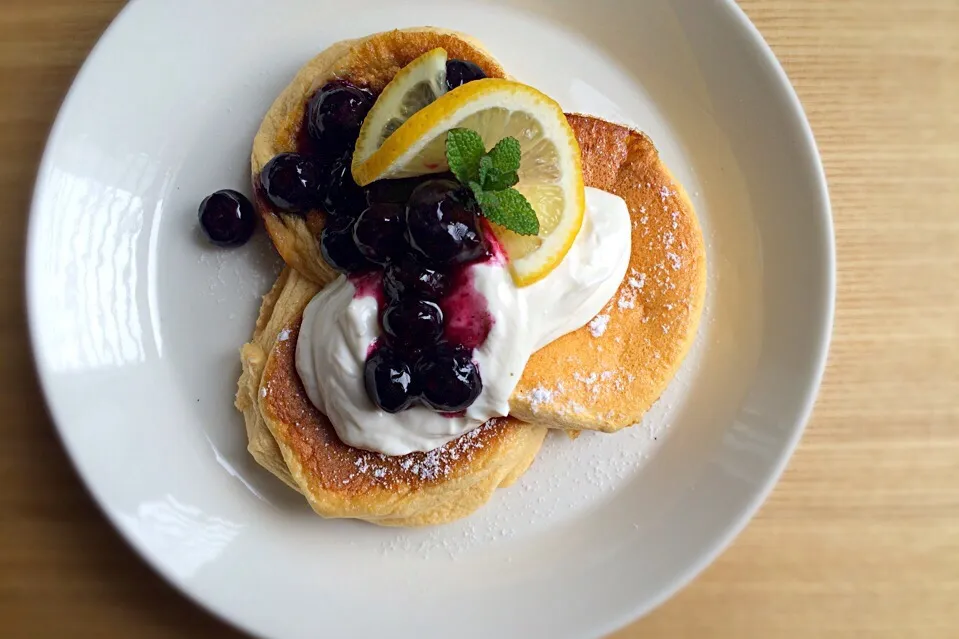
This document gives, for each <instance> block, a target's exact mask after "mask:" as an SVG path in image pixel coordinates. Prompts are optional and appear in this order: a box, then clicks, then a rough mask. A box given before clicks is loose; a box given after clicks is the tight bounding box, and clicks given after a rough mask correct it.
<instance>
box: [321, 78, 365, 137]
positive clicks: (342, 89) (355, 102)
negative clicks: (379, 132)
mask: <svg viewBox="0 0 959 639" xmlns="http://www.w3.org/2000/svg"><path fill="white" fill-rule="evenodd" d="M373 101H374V100H373V94H372V93H370V92H369V91H367V90H365V89H361V88H359V87H356V86H353V85H352V84H349V83H347V82H343V81H340V80H335V81H333V82H330V83H328V84H327V85H325V86H324V87H323V88H321V89H320V90H319V91H317V92H316V94H315V95H314V96H313V98H312V99H311V100H310V103H309V105H308V107H307V127H308V130H309V133H310V137H311V138H312V139H313V140H315V141H316V142H317V143H319V144H320V145H322V146H323V147H328V148H336V149H343V148H350V149H352V148H353V146H354V145H355V144H356V138H357V136H358V135H359V134H360V126H362V124H363V120H364V119H366V114H367V113H369V111H370V108H371V107H372V106H373Z"/></svg>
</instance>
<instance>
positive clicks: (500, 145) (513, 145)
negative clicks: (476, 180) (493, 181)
mask: <svg viewBox="0 0 959 639" xmlns="http://www.w3.org/2000/svg"><path fill="white" fill-rule="evenodd" d="M487 155H489V157H490V160H492V161H493V168H495V169H496V170H497V171H499V172H500V173H503V174H507V173H516V172H517V171H519V163H520V159H521V157H522V154H521V153H520V148H519V140H517V139H516V138H503V139H502V140H500V141H499V142H497V143H496V146H494V147H493V148H492V149H490V151H489V153H488V154H487ZM480 182H482V180H480Z"/></svg>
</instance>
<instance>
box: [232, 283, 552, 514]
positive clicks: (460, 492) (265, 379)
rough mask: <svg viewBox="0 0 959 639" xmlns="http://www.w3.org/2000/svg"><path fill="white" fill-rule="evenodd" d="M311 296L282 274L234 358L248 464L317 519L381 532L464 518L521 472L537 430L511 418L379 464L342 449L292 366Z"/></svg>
mask: <svg viewBox="0 0 959 639" xmlns="http://www.w3.org/2000/svg"><path fill="white" fill-rule="evenodd" d="M319 290H320V287H319V286H318V285H317V284H316V283H314V282H312V281H310V280H308V279H307V278H305V277H303V276H302V275H300V274H299V273H297V272H296V271H294V270H292V269H290V268H287V269H285V270H284V272H283V273H282V274H281V275H280V277H279V279H278V280H277V281H276V283H275V284H274V286H273V288H272V290H271V291H270V292H269V293H268V294H267V295H266V296H265V297H264V300H263V305H262V307H261V309H260V316H259V318H258V320H257V323H256V329H255V332H254V335H253V340H252V341H251V342H250V343H249V344H246V345H245V346H244V347H243V349H242V351H241V361H242V366H243V373H242V375H241V377H240V380H239V384H238V386H239V388H238V391H237V396H236V406H237V408H238V409H239V410H240V411H241V412H242V413H243V416H244V420H245V422H246V428H247V435H248V439H249V451H250V453H251V454H252V455H253V457H254V458H255V459H256V460H257V462H259V463H260V464H261V465H262V466H263V467H265V468H266V469H267V470H269V471H270V472H272V473H273V474H274V475H276V476H277V477H279V478H280V479H281V480H283V481H284V482H286V483H287V484H288V485H289V486H291V487H292V488H294V489H295V490H297V491H299V492H300V493H302V494H303V495H304V496H305V497H306V499H307V501H308V502H309V503H310V506H311V507H312V508H313V510H314V511H315V512H316V513H317V514H319V515H321V516H323V517H328V518H344V517H348V518H356V519H363V520H366V521H369V522H372V523H375V524H380V525H384V526H425V525H433V524H441V523H446V522H450V521H453V520H455V519H459V518H461V517H465V516H466V515H468V514H469V513H471V512H473V511H474V510H476V509H477V508H479V507H480V506H482V505H483V504H485V503H486V502H487V501H488V500H489V498H490V497H491V495H492V493H493V491H494V490H496V488H498V487H502V486H508V485H509V484H511V483H513V482H514V481H516V479H518V478H519V476H520V475H522V474H523V472H525V471H526V469H527V468H528V467H529V465H530V464H531V463H532V461H533V458H534V457H535V456H536V453H537V452H538V451H539V449H540V447H541V446H542V443H543V439H544V437H545V436H546V429H545V428H543V427H538V426H532V425H529V424H524V423H523V422H520V421H518V420H515V419H512V418H503V419H494V420H490V421H489V422H487V423H486V424H484V425H483V426H481V427H479V428H477V429H476V430H473V431H471V432H470V433H467V434H466V435H463V436H462V437H459V438H458V439H455V440H453V441H452V442H450V443H448V444H447V445H446V446H443V447H441V448H438V449H436V450H433V451H430V452H428V453H411V454H409V455H403V456H396V457H388V456H386V455H381V454H379V453H372V452H369V451H364V450H359V449H356V448H351V447H349V446H347V445H346V444H344V443H342V442H341V441H340V440H339V438H338V437H337V435H336V432H335V431H334V430H333V427H332V425H331V424H330V422H329V420H327V418H326V417H325V416H324V415H323V414H322V413H320V412H319V411H318V410H317V409H316V408H315V407H314V406H313V405H312V404H311V403H310V401H309V399H308V398H307V396H306V392H305V391H304V390H303V386H302V384H301V382H300V379H299V376H298V375H297V373H296V367H295V361H294V359H295V358H294V355H295V352H296V340H297V335H298V333H299V327H300V321H301V318H302V313H303V309H304V308H305V307H306V304H307V303H308V302H309V301H310V300H311V299H312V298H313V296H314V295H315V294H316V293H317V292H318V291H319Z"/></svg>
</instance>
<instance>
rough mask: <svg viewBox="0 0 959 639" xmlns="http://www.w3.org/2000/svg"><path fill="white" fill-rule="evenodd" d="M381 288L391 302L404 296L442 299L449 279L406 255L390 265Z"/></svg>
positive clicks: (447, 287) (384, 274)
mask: <svg viewBox="0 0 959 639" xmlns="http://www.w3.org/2000/svg"><path fill="white" fill-rule="evenodd" d="M383 288H384V290H386V294H387V295H388V296H389V297H390V299H392V300H398V299H400V298H402V297H404V296H410V295H413V296H416V297H423V298H426V299H429V300H439V299H442V298H443V297H444V296H445V295H446V292H447V290H448V289H449V277H447V275H446V274H445V273H443V272H442V271H438V270H436V269H432V268H430V267H429V266H424V265H423V264H420V263H419V262H418V261H417V260H415V259H414V258H413V257H412V256H410V255H406V256H404V257H402V258H401V259H399V260H397V261H394V262H392V263H390V264H389V265H388V266H387V267H386V271H385V272H384V273H383Z"/></svg>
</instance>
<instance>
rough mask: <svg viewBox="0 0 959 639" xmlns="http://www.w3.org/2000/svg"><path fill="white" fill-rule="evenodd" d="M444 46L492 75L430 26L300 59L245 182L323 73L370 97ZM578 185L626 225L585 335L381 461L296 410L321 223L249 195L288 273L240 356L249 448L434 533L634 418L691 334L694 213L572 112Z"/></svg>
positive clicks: (701, 269) (632, 154)
mask: <svg viewBox="0 0 959 639" xmlns="http://www.w3.org/2000/svg"><path fill="white" fill-rule="evenodd" d="M437 47H442V48H444V49H446V50H447V52H448V54H449V57H450V58H459V59H465V60H470V61H472V62H475V63H476V64H478V65H479V66H480V67H481V68H482V69H483V70H484V71H485V72H486V74H487V75H488V76H489V77H506V74H505V71H504V70H503V68H502V67H501V66H500V65H499V64H498V63H497V62H496V61H495V60H494V59H493V58H492V56H490V55H489V53H487V52H486V51H485V50H484V49H483V48H482V46H480V45H479V44H478V43H477V42H476V41H475V40H473V39H471V38H469V37H467V36H464V35H462V34H458V33H454V32H450V31H443V30H439V29H433V28H420V29H407V30H400V31H391V32H387V33H380V34H375V35H372V36H369V37H367V38H361V39H357V40H350V41H345V42H340V43H337V44H335V45H333V46H331V47H330V48H329V49H327V50H326V51H324V52H323V53H321V54H320V55H319V56H317V57H316V58H314V59H313V60H312V61H310V62H309V63H308V64H307V65H306V66H305V67H304V68H303V69H302V70H301V71H300V72H299V74H298V75H297V76H296V78H295V79H294V80H293V82H292V83H291V84H290V85H289V86H288V87H287V88H286V89H285V90H284V91H283V93H282V94H280V96H279V97H278V98H277V99H276V101H275V103H274V104H273V106H272V107H271V109H270V111H269V112H268V113H267V115H266V118H265V119H264V121H263V124H262V126H261V128H260V131H259V133H258V134H257V136H256V139H255V140H254V144H253V154H252V170H253V178H254V184H256V183H257V182H258V177H259V172H260V170H261V169H262V168H263V166H264V165H265V164H266V163H267V162H268V161H269V160H270V159H271V158H272V157H273V156H275V155H277V154H278V153H282V152H288V151H295V150H296V147H297V140H298V138H299V136H300V132H301V131H300V130H301V127H302V126H303V121H304V111H305V108H306V104H307V102H308V100H309V99H310V97H311V96H312V95H313V93H314V92H315V91H316V90H317V89H319V88H320V87H322V86H323V85H324V84H326V83H327V82H329V81H330V80H332V79H334V78H343V79H348V80H350V81H352V82H354V83H355V84H358V85H362V86H367V87H369V88H371V89H372V90H374V91H376V92H379V91H381V90H382V89H383V87H384V86H385V85H386V84H387V83H388V82H389V81H390V80H391V79H392V78H393V76H394V75H395V74H396V73H397V72H398V71H399V70H400V69H401V68H403V67H404V66H406V65H407V64H409V63H410V62H412V61H413V60H414V59H415V58H416V57H418V56H420V55H421V54H423V53H425V52H427V51H429V50H431V49H434V48H437ZM567 118H568V120H569V122H570V125H571V126H572V128H573V131H574V132H575V134H576V137H577V139H578V141H579V145H580V148H581V150H582V156H583V177H584V182H585V184H586V186H591V187H596V188H599V189H603V190H605V191H609V192H610V193H614V194H616V195H618V196H620V197H622V198H623V199H624V200H625V201H626V204H627V206H628V208H629V212H630V215H631V217H632V219H633V224H632V227H633V230H632V252H631V256H630V266H629V269H628V271H627V274H626V277H625V278H624V281H623V282H622V283H621V285H620V287H619V290H618V291H617V293H616V294H615V295H614V296H613V298H612V299H611V300H610V302H609V304H608V305H607V306H606V308H604V309H603V311H601V312H600V314H599V315H597V316H596V318H595V319H593V320H592V321H591V322H590V323H589V324H588V325H587V326H584V327H582V328H580V329H579V330H576V331H574V332H572V333H570V334H568V335H566V336H564V337H562V338H560V339H558V340H556V341H555V342H553V343H552V344H550V345H548V346H546V347H545V348H543V349H541V350H540V351H538V352H536V353H534V354H533V356H532V358H530V360H529V363H528V364H527V366H526V369H525V371H524V373H523V377H522V379H521V380H520V382H519V384H518V385H517V387H516V390H515V391H514V393H513V396H512V398H511V401H510V416H509V417H504V418H498V419H493V420H490V421H489V422H487V423H486V424H484V425H483V426H481V427H480V428H477V429H476V430H474V431H472V432H470V433H467V434H466V435H463V436H462V437H460V438H459V439H456V440H454V441H452V442H450V443H449V444H447V445H446V446H443V447H442V448H439V449H436V450H434V451H431V452H428V453H412V454H409V455H404V456H398V457H388V456H385V455H381V454H379V453H373V452H369V451H364V450H359V449H356V448H351V447H349V446H346V445H345V444H343V443H342V442H341V441H340V440H339V439H338V438H337V436H336V432H335V431H334V430H333V427H332V425H331V424H330V422H329V420H328V419H327V418H326V416H325V415H323V414H322V413H320V412H319V411H318V410H317V409H316V408H315V407H314V406H313V405H312V404H311V403H310V401H309V399H308V398H307V396H306V393H305V391H304V389H303V386H302V383H301V382H300V379H299V376H298V375H297V373H296V368H295V365H294V354H295V351H296V339H297V335H298V332H299V327H300V322H301V319H302V313H303V309H304V308H305V307H306V305H307V303H308V302H309V301H310V300H311V299H312V298H313V296H314V295H315V294H316V293H317V292H318V291H319V290H320V289H321V288H322V287H323V286H325V285H327V284H329V283H330V282H332V281H333V280H334V279H335V278H336V277H337V276H338V273H337V272H336V271H334V270H333V269H332V268H331V267H330V266H329V265H328V264H327V263H326V262H325V261H324V260H323V257H322V256H321V254H320V251H319V243H318V241H317V238H318V235H319V232H320V231H321V230H322V228H323V224H324V220H325V214H324V212H323V211H312V212H310V213H309V214H308V215H306V216H297V215H290V214H287V213H284V212H281V211H279V210H276V209H275V208H273V207H272V206H271V205H270V203H269V201H268V200H267V199H266V198H264V197H262V194H260V193H259V192H258V190H257V197H256V206H257V209H258V211H259V213H260V215H261V216H262V219H263V222H264V225H265V227H266V229H267V232H268V233H269V234H270V237H271V238H272V240H273V242H274V244H275V246H276V248H277V250H278V251H279V253H280V255H281V256H282V257H283V259H284V260H285V261H286V263H287V268H286V269H285V270H284V271H283V273H282V274H281V275H280V277H279V279H278V280H277V282H276V283H275V284H274V285H273V288H272V290H271V291H270V292H269V293H268V294H267V295H266V297H265V298H264V300H263V306H262V307H261V309H260V316H259V319H258V320H257V323H256V329H255V332H254V334H253V339H252V340H251V342H250V343H248V344H246V345H244V346H243V348H242V351H241V359H242V365H243V373H242V376H241V377H240V381H239V391H238V392H237V397H236V406H237V408H238V409H239V410H240V411H241V412H242V413H243V415H244V418H245V421H246V428H247V435H248V437H249V450H250V453H251V454H252V455H253V456H254V458H255V459H256V460H257V461H258V462H259V463H260V464H261V465H262V466H264V467H265V468H267V469H268V470H269V471H270V472H272V473H273V474H275V475H276V476H277V477H279V478H280V479H282V480H283V481H284V482H286V483H287V484H288V485H289V486H290V487H292V488H293V489H295V490H297V491H299V492H301V493H302V494H303V495H304V496H305V497H306V498H307V500H308V501H309V502H310V505H311V506H312V507H313V509H314V510H315V511H316V512H317V513H318V514H320V515H322V516H324V517H353V518H357V519H364V520H366V521H370V522H373V523H377V524H382V525H389V526H419V525H428V524H439V523H444V522H448V521H452V520H454V519H458V518H460V517H463V516H465V515H467V514H469V513H471V512H472V511H474V510H476V509H477V508H479V507H480V506H481V505H483V504H484V503H485V502H486V501H487V500H488V499H489V498H490V496H491V494H492V492H493V491H494V490H495V489H496V488H497V487H500V486H507V485H509V484H511V483H512V482H514V481H515V480H516V479H517V478H518V477H519V476H520V475H522V474H523V472H524V471H525V470H526V469H527V468H528V467H529V465H530V464H531V463H532V461H533V458H534V457H535V455H536V453H537V452H538V450H539V448H540V446H541V445H542V443H543V439H544V437H545V435H546V432H547V429H549V428H556V429H564V430H567V431H580V430H598V431H604V432H614V431H617V430H620V429H622V428H624V427H626V426H630V425H633V424H635V423H637V422H638V421H639V420H640V418H641V417H642V415H643V414H644V413H645V412H646V410H647V409H648V408H649V407H650V406H651V405H652V404H653V402H655V401H656V400H657V399H658V398H659V396H660V394H661V393H662V391H663V390H664V389H665V388H666V386H667V384H668V383H669V381H670V380H671V379H672V377H673V376H674V375H675V373H676V370H677V369H678V368H679V365H680V364H681V362H682V360H683V358H684V357H685V355H686V353H687V351H688V350H689V348H690V346H691V344H692V342H693V339H694V337H695V334H696V329H697V326H698V323H699V319H700V315H701V312H702V306H703V299H704V295H705V286H706V261H705V252H704V247H703V239H702V233H701V230H700V228H699V223H698V221H697V219H696V214H695V212H694V211H693V207H692V204H691V203H690V201H689V199H688V197H687V196H686V193H685V192H684V191H683V188H682V186H681V185H679V184H678V183H677V182H676V181H675V180H673V178H672V176H671V175H670V173H669V171H668V170H667V169H666V167H665V166H664V165H663V163H662V162H661V161H660V159H659V155H658V153H657V152H656V148H655V147H654V146H653V144H652V142H650V140H649V139H648V138H647V137H646V136H645V135H643V134H642V133H639V132H637V131H633V130H630V129H628V128H626V127H624V126H620V125H617V124H612V123H609V122H606V121H603V120H600V119H598V118H593V117H590V116H585V115H568V116H567Z"/></svg>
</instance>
